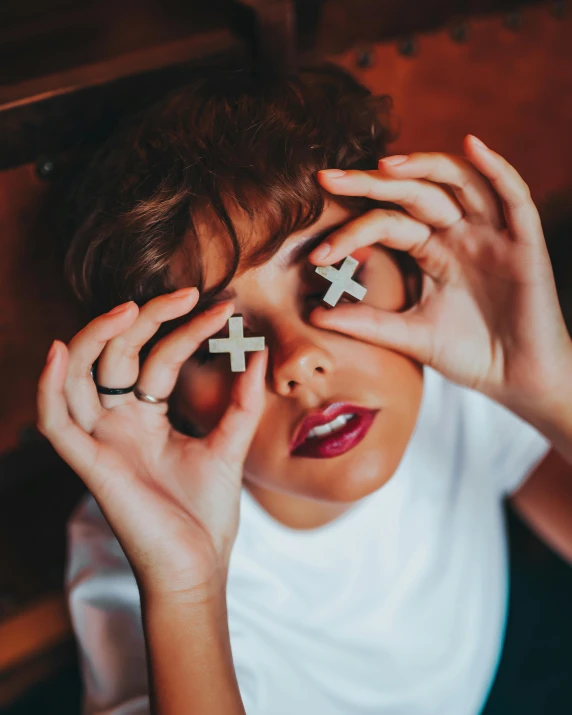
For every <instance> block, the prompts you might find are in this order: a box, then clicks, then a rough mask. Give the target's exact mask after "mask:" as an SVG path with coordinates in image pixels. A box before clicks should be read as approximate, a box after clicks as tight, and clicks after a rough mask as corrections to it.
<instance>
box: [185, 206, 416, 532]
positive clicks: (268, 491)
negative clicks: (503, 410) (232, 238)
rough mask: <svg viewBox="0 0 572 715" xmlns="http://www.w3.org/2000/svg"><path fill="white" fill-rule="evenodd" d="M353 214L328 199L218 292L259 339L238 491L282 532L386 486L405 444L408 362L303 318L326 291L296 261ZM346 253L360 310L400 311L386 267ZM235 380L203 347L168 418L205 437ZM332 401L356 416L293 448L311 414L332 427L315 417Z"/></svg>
mask: <svg viewBox="0 0 572 715" xmlns="http://www.w3.org/2000/svg"><path fill="white" fill-rule="evenodd" d="M355 215H356V214H352V213H351V212H350V211H349V210H348V209H347V208H344V207H342V206H340V205H339V204H337V203H334V202H333V201H329V202H327V203H326V207H325V209H324V211H323V213H322V215H321V217H320V219H319V220H318V221H317V222H316V223H315V224H313V225H312V226H311V227H310V228H308V229H305V230H303V231H299V232H297V233H293V234H291V235H290V236H289V237H288V239H287V240H286V241H285V242H284V244H283V245H282V246H281V247H280V249H279V251H278V252H277V253H276V254H275V255H274V256H273V257H272V258H271V259H270V260H268V261H267V262H266V263H264V264H263V265H261V266H259V267H256V268H251V269H248V270H246V271H244V272H243V273H241V274H239V275H238V276H237V277H235V278H234V279H233V281H232V283H231V284H230V286H229V289H232V291H233V292H234V294H235V296H234V298H233V302H234V305H235V313H236V314H241V315H242V316H243V321H244V333H245V336H248V335H252V336H257V335H263V336H264V337H265V339H266V345H267V346H268V348H269V366H268V374H267V394H266V404H265V412H264V415H263V417H262V420H261V421H260V424H259V427H258V431H257V433H256V436H255V438H254V441H253V442H252V444H251V447H250V451H249V454H248V458H247V460H246V464H245V472H244V486H245V487H246V488H247V489H248V490H249V491H250V492H251V494H252V495H253V496H254V497H255V498H256V499H257V500H258V502H259V503H260V504H261V505H262V506H263V507H264V508H265V509H266V510H267V511H268V512H269V513H270V514H271V515H272V516H273V517H274V518H275V519H277V520H278V521H280V522H282V523H283V524H285V525H287V526H291V527H293V528H315V527H317V526H320V525H322V524H324V523H327V522H328V521H331V520H332V519H334V518H335V517H336V516H338V515H339V514H341V513H343V512H344V511H346V509H348V508H349V507H350V506H351V504H352V503H353V502H355V501H356V500H358V499H361V498H362V497H364V496H366V495H368V494H370V493H372V492H374V491H375V490H377V489H379V488H380V487H381V486H383V485H384V484H385V483H386V482H387V481H388V480H389V479H390V477H391V476H392V474H393V473H394V472H395V470H396V468H397V466H398V464H399V462H400V460H401V458H402V456H403V453H404V451H405V448H406V446H407V444H408V442H409V439H410V437H411V435H412V432H413V429H414V427H415V423H416V420H417V415H418V411H419V406H420V402H421V396H422V392H423V372H422V367H421V366H420V365H419V364H418V363H416V362H414V361H412V360H411V359H409V358H407V357H405V356H403V355H401V354H398V353H396V352H394V351H392V350H388V349H385V348H380V347H376V346H373V345H370V344H367V343H364V342H361V341H359V340H356V339H355V338H350V337H348V336H345V335H343V334H340V333H336V332H333V331H329V330H324V329H321V328H317V327H315V326H314V325H313V324H312V323H311V322H310V321H309V314H310V312H311V310H312V309H313V308H314V307H316V306H317V305H320V304H321V299H322V297H323V296H324V295H325V292H326V291H327V289H328V287H329V285H330V283H329V282H327V281H326V280H325V279H323V278H321V277H320V276H318V275H317V274H316V273H315V270H314V269H315V267H314V266H312V265H311V264H310V263H309V261H308V260H307V255H308V253H309V252H310V250H311V249H312V248H313V247H315V245H316V241H315V239H314V240H311V241H310V242H309V239H310V237H311V236H313V235H315V234H316V233H317V232H321V231H322V230H325V229H328V228H330V227H338V226H339V225H340V224H342V223H345V222H346V221H348V220H350V219H351V218H353V217H354V216H355ZM213 243H214V242H213ZM305 244H308V245H307V246H306V245H305ZM210 245H211V246H212V243H211V244H210ZM215 250H216V249H215V248H212V249H211V255H207V256H206V257H205V258H206V260H205V270H206V287H207V288H208V287H210V286H211V285H214V284H215V283H216V282H217V281H218V280H220V278H221V277H222V275H221V264H220V260H219V261H217V258H216V255H215ZM354 255H355V257H356V258H357V259H358V260H359V261H360V266H359V268H358V272H356V274H355V276H354V278H356V280H357V281H358V282H359V283H360V284H361V285H363V286H364V287H365V288H367V295H366V296H365V298H364V300H363V303H366V304H370V305H373V306H376V307H379V308H383V309H384V310H393V311H397V310H399V309H400V308H403V307H404V306H405V305H406V302H407V298H406V290H405V285H404V280H403V277H402V275H401V272H400V270H399V268H398V267H397V264H396V263H395V260H394V258H393V257H392V256H391V255H390V254H389V253H388V252H387V251H386V250H385V249H383V248H381V247H377V246H376V247H375V248H371V249H362V250H361V251H359V252H357V253H356V254H354ZM179 268H180V266H179ZM173 273H174V274H175V275H176V274H177V266H176V265H174V270H173ZM183 285H184V283H183V282H181V285H180V286H177V287H183ZM334 310H335V308H334ZM247 359H248V358H247ZM235 378H236V374H235V373H232V372H231V370H230V356H229V355H228V354H220V355H216V354H210V353H208V346H204V347H203V349H202V350H201V351H199V352H198V353H197V354H196V355H195V356H193V357H192V358H190V359H189V360H188V361H187V362H186V363H185V365H184V366H183V368H182V370H181V373H180V375H179V380H178V383H177V387H176V390H175V393H174V402H173V406H174V409H175V410H176V412H177V413H178V414H179V415H180V416H181V417H183V418H184V419H186V420H187V421H189V422H191V423H192V424H193V425H195V426H196V427H197V428H198V429H199V430H200V431H201V432H202V433H208V432H209V431H210V430H211V429H212V428H213V427H214V425H216V423H217V421H218V420H219V419H220V417H221V415H222V414H223V412H224V411H225V409H226V408H227V406H228V402H229V394H230V390H231V386H232V382H233V380H234V379H235ZM334 403H344V404H343V405H342V406H340V407H338V408H336V406H334V407H333V411H334V416H335V415H337V414H338V412H339V411H340V410H341V411H342V413H343V414H344V415H348V416H349V415H351V414H354V415H357V416H355V417H354V418H353V421H351V420H350V421H348V422H347V423H346V424H345V425H344V426H343V427H341V430H340V433H339V435H338V436H337V437H336V436H334V435H335V432H333V433H328V434H322V435H316V434H315V433H313V434H312V433H311V434H310V435H309V436H308V438H307V439H306V440H305V441H304V442H303V443H302V444H301V445H298V447H297V448H295V449H294V451H292V449H293V440H295V439H296V437H297V436H300V428H302V430H304V427H306V430H304V431H305V432H307V429H308V427H310V426H311V424H312V423H311V422H306V424H305V425H304V424H303V423H304V420H305V419H306V418H308V417H309V416H316V415H317V416H318V422H325V421H327V418H328V419H329V420H331V419H332V412H331V411H329V412H328V413H326V415H325V416H324V415H322V414H321V413H322V412H323V410H324V409H325V408H327V407H328V406H331V405H333V404H334ZM354 408H355V410H356V412H354V411H353V410H354ZM331 409H332V408H330V410H331ZM342 419H345V418H342ZM339 423H340V420H338V423H337V425H336V426H337V427H339V426H340V424H339ZM302 436H303V434H302Z"/></svg>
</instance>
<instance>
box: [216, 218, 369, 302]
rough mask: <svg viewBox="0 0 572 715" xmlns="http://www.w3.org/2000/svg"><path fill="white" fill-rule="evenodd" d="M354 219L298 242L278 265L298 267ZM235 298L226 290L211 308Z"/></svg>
mask: <svg viewBox="0 0 572 715" xmlns="http://www.w3.org/2000/svg"><path fill="white" fill-rule="evenodd" d="M354 218H355V216H351V217H350V218H347V219H343V220H342V221H338V223H336V224H334V225H333V226H327V227H326V228H322V229H320V230H319V231H316V232H315V233H312V234H311V235H310V236H305V237H304V238H302V239H300V241H298V242H296V243H295V244H294V246H292V248H291V249H289V250H288V251H287V252H286V254H285V256H284V258H283V259H282V260H281V261H279V263H278V265H279V266H280V268H291V267H292V266H294V265H296V263H299V262H300V261H301V260H302V259H303V258H305V257H306V256H309V255H310V253H312V251H313V250H314V248H316V247H317V246H319V245H320V243H322V241H323V240H324V239H325V238H327V236H329V235H330V234H332V233H334V231H337V230H338V229H339V228H341V227H342V226H345V225H346V224H347V223H349V222H350V221H351V220H352V219H354ZM233 298H236V291H235V290H234V288H225V289H224V290H222V291H221V292H220V293H217V295H216V296H215V297H213V298H212V300H210V301H209V306H211V305H217V304H218V303H223V302H224V301H225V300H232V299H233Z"/></svg>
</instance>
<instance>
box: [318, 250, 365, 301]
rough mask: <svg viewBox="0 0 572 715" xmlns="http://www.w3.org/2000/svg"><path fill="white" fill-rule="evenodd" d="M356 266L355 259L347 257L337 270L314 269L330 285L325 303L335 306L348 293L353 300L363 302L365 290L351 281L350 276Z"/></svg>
mask: <svg viewBox="0 0 572 715" xmlns="http://www.w3.org/2000/svg"><path fill="white" fill-rule="evenodd" d="M358 266H359V262H358V261H356V259H355V258H352V257H351V256H348V257H347V258H346V260H345V261H344V262H343V263H342V265H341V266H340V269H339V270H337V269H336V268H334V267H333V266H318V267H317V268H316V273H318V274H319V275H321V276H322V277H323V278H327V279H328V280H329V281H331V283H332V285H331V286H330V287H329V288H328V292H327V293H326V295H325V296H324V300H325V302H326V303H328V304H329V305H332V306H335V305H336V303H337V302H338V300H339V299H340V298H341V297H342V295H343V294H344V293H349V295H351V296H353V297H354V298H357V299H358V300H363V298H364V296H365V294H366V293H367V289H366V288H364V287H363V286H362V285H360V284H359V283H356V282H355V281H354V280H352V276H353V274H354V273H355V270H356V268H357V267H358Z"/></svg>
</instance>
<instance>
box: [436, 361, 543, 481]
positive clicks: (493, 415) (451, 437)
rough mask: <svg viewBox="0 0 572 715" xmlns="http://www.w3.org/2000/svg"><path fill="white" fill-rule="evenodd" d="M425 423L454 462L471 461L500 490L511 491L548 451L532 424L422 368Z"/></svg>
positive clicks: (540, 435)
mask: <svg viewBox="0 0 572 715" xmlns="http://www.w3.org/2000/svg"><path fill="white" fill-rule="evenodd" d="M424 376H425V387H424V389H426V391H427V392H426V395H424V401H425V398H427V402H426V404H424V409H425V412H426V421H428V422H430V423H431V426H430V428H429V430H430V433H431V437H432V438H433V439H434V441H435V444H439V445H441V447H443V446H445V447H447V446H448V447H450V448H451V451H454V452H455V453H456V456H457V464H461V463H464V464H465V465H472V466H474V467H475V468H477V469H478V470H479V471H480V472H485V474H484V475H483V476H488V475H490V477H491V479H492V484H493V485H494V486H495V487H498V488H499V489H500V492H501V493H502V494H505V493H507V492H510V491H512V490H513V489H515V488H516V487H517V486H518V485H519V484H520V483H522V481H523V479H524V478H526V476H527V475H528V474H529V473H530V472H531V470H532V469H533V467H534V466H536V465H537V464H538V463H539V461H540V460H541V459H542V458H543V457H544V456H545V455H546V454H547V453H548V451H549V450H550V447H551V445H550V442H549V440H547V439H546V437H544V435H542V434H541V433H540V432H539V431H538V430H537V429H536V428H535V427H533V426H532V425H530V424H529V423H528V422H526V421H525V420H523V419H521V418H520V417H519V416H518V415H516V414H514V413H513V412H511V411H510V410H509V409H507V408H506V407H504V406H503V405H501V404H499V403H497V402H495V401H494V400H492V399H490V398H489V397H487V396H486V395H483V394H482V393H480V392H478V391H477V390H473V389H471V388H468V387H463V386H461V385H457V384H455V383H453V382H451V381H450V380H447V379H446V378H445V377H443V376H442V375H441V374H440V373H438V372H437V371H435V370H433V369H432V368H429V367H427V366H425V368H424Z"/></svg>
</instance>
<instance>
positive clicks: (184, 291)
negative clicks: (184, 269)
mask: <svg viewBox="0 0 572 715" xmlns="http://www.w3.org/2000/svg"><path fill="white" fill-rule="evenodd" d="M196 292H197V289H196V288H195V287H194V286H193V287H192V288H179V290H176V291H174V293H171V294H170V295H169V298H174V299H175V300H178V299H179V298H188V297H189V296H190V295H192V294H194V293H196Z"/></svg>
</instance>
